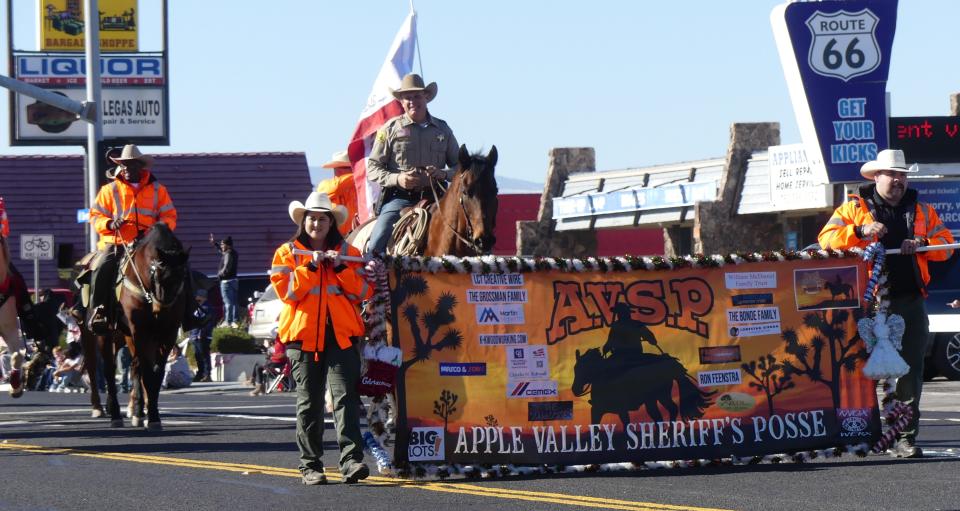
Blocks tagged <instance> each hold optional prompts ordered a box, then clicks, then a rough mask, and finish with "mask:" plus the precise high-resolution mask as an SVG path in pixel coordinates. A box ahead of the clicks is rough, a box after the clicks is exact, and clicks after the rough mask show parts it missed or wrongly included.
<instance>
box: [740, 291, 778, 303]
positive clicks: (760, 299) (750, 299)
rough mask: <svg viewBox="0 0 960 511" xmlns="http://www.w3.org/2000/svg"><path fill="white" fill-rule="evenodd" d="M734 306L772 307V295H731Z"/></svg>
mask: <svg viewBox="0 0 960 511" xmlns="http://www.w3.org/2000/svg"><path fill="white" fill-rule="evenodd" d="M732 298H733V304H734V305H773V293H754V294H748V295H733V297H732Z"/></svg>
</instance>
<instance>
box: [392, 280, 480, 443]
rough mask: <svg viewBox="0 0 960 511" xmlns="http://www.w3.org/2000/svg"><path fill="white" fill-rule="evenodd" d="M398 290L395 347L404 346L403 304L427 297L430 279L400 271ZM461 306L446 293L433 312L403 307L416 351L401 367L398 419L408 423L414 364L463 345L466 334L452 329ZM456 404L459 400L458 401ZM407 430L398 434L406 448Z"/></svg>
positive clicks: (394, 303) (395, 296)
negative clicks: (408, 383) (408, 384)
mask: <svg viewBox="0 0 960 511" xmlns="http://www.w3.org/2000/svg"><path fill="white" fill-rule="evenodd" d="M397 282H398V283H399V284H398V285H397V287H396V288H395V289H394V290H393V291H392V292H391V296H390V307H391V316H390V317H391V318H394V321H393V322H392V327H393V328H392V330H393V332H392V335H391V341H392V344H393V345H394V346H396V347H398V348H399V347H400V333H399V330H400V329H399V326H400V325H399V321H400V319H399V316H398V315H397V312H398V310H400V307H401V305H403V304H405V303H406V302H407V300H408V299H409V298H411V297H413V296H423V295H424V294H426V292H427V290H428V288H429V286H428V285H427V281H426V279H424V278H423V277H421V276H419V275H414V274H409V273H403V272H401V271H399V270H398V271H397ZM456 306H457V299H456V297H455V296H454V295H453V294H451V293H443V294H441V295H440V296H439V297H438V298H437V301H436V303H435V304H434V308H433V309H432V310H430V309H428V310H423V311H421V310H420V307H419V306H417V304H415V303H407V304H406V305H403V308H402V311H403V314H402V316H403V318H404V319H406V322H407V324H408V325H409V327H410V333H411V336H412V337H413V350H412V352H411V353H410V354H411V355H412V357H411V358H409V359H407V360H404V361H403V363H402V364H401V365H400V374H399V375H398V379H397V392H398V397H400V399H397V417H398V419H399V420H401V421H403V422H404V423H405V422H406V417H407V403H406V377H405V376H406V372H407V369H409V368H410V367H412V366H413V365H414V364H417V363H420V362H424V361H426V360H429V359H430V355H431V353H433V352H434V351H440V350H445V349H452V350H456V349H457V348H459V347H460V345H461V344H463V333H462V332H461V331H460V330H458V329H456V328H451V326H450V325H453V324H454V322H455V321H456V319H457V318H456V316H454V314H453V311H454V309H455V308H456ZM454 401H455V400H454ZM407 440H408V439H407V430H406V428H405V427H401V428H399V429H398V432H397V443H398V444H400V445H406V442H407Z"/></svg>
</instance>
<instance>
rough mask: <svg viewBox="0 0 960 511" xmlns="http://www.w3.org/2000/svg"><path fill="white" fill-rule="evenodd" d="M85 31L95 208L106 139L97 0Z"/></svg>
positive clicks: (91, 240) (89, 184)
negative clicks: (101, 106) (90, 107)
mask: <svg viewBox="0 0 960 511" xmlns="http://www.w3.org/2000/svg"><path fill="white" fill-rule="evenodd" d="M83 24H84V28H83V31H84V35H85V37H86V41H85V42H86V57H87V103H88V104H90V105H93V112H92V114H93V115H92V116H91V117H92V118H91V122H90V123H89V124H87V179H86V186H85V187H84V188H85V189H86V192H87V194H86V196H87V200H86V201H85V202H86V206H87V208H88V210H89V208H93V206H94V204H96V202H97V189H98V188H99V187H98V186H97V169H98V167H99V165H97V159H98V158H101V157H103V155H102V154H100V153H101V151H100V141H101V140H103V122H102V120H101V119H102V118H101V116H100V114H99V111H100V11H99V5H97V0H85V2H84V10H83ZM96 249H97V231H96V229H94V228H93V224H92V223H88V224H87V251H88V252H92V251H94V250H96Z"/></svg>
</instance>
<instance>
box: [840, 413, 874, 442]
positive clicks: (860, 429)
mask: <svg viewBox="0 0 960 511" xmlns="http://www.w3.org/2000/svg"><path fill="white" fill-rule="evenodd" d="M837 420H839V421H840V436H842V437H852V436H864V437H865V436H870V409H869V408H837Z"/></svg>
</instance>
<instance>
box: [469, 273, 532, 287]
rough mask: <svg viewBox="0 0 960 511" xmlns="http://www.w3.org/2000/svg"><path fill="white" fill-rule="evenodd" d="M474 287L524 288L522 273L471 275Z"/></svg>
mask: <svg viewBox="0 0 960 511" xmlns="http://www.w3.org/2000/svg"><path fill="white" fill-rule="evenodd" d="M470 282H471V283H472V284H473V285H474V286H522V285H523V274H522V273H471V274H470Z"/></svg>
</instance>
